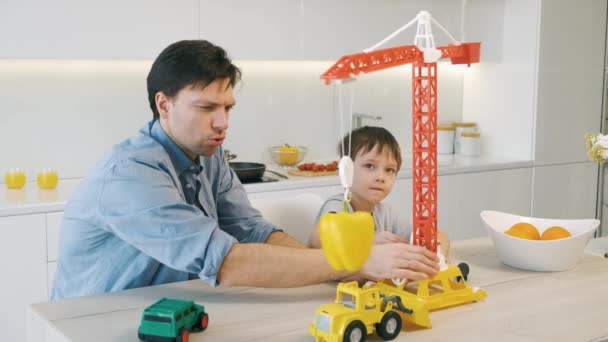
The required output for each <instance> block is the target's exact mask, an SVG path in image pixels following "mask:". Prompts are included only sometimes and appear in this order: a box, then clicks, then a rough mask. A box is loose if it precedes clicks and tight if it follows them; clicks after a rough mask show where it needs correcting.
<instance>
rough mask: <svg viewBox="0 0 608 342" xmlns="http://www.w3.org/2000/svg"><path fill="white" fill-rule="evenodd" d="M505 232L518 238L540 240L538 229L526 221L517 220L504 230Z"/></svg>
mask: <svg viewBox="0 0 608 342" xmlns="http://www.w3.org/2000/svg"><path fill="white" fill-rule="evenodd" d="M505 234H507V235H511V236H514V237H516V238H520V239H526V240H540V233H539V232H538V229H536V227H535V226H534V225H533V224H531V223H527V222H518V223H516V224H514V225H512V226H511V228H509V229H508V230H507V231H505Z"/></svg>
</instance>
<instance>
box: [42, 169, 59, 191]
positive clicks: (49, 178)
mask: <svg viewBox="0 0 608 342" xmlns="http://www.w3.org/2000/svg"><path fill="white" fill-rule="evenodd" d="M37 181H38V187H39V188H40V189H43V190H48V189H55V188H56V187H57V183H59V176H57V171H55V170H53V169H44V170H42V171H40V172H39V173H38V179H37Z"/></svg>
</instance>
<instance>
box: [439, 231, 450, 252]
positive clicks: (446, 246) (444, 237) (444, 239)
mask: <svg viewBox="0 0 608 342" xmlns="http://www.w3.org/2000/svg"><path fill="white" fill-rule="evenodd" d="M437 242H438V243H439V245H441V253H442V254H443V255H444V256H445V257H446V259H447V257H448V254H449V253H450V239H449V238H448V234H446V233H445V232H444V231H443V230H441V229H437Z"/></svg>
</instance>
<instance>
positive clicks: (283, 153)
mask: <svg viewBox="0 0 608 342" xmlns="http://www.w3.org/2000/svg"><path fill="white" fill-rule="evenodd" d="M268 151H269V152H270V156H271V157H272V160H273V161H274V162H275V163H277V164H279V165H280V166H282V167H285V168H290V167H294V166H296V165H298V163H299V162H301V161H302V159H304V156H305V155H306V152H308V149H307V148H306V147H304V146H293V145H289V144H284V145H281V146H271V147H269V148H268Z"/></svg>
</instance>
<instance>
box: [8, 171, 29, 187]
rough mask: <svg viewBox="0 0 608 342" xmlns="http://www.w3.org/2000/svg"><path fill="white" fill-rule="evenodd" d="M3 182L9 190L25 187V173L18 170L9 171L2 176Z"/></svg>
mask: <svg viewBox="0 0 608 342" xmlns="http://www.w3.org/2000/svg"><path fill="white" fill-rule="evenodd" d="M4 182H5V183H6V187H7V188H9V189H21V188H23V186H25V172H23V171H22V170H21V169H19V168H15V169H10V170H9V171H8V172H7V173H6V174H5V175H4Z"/></svg>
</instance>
